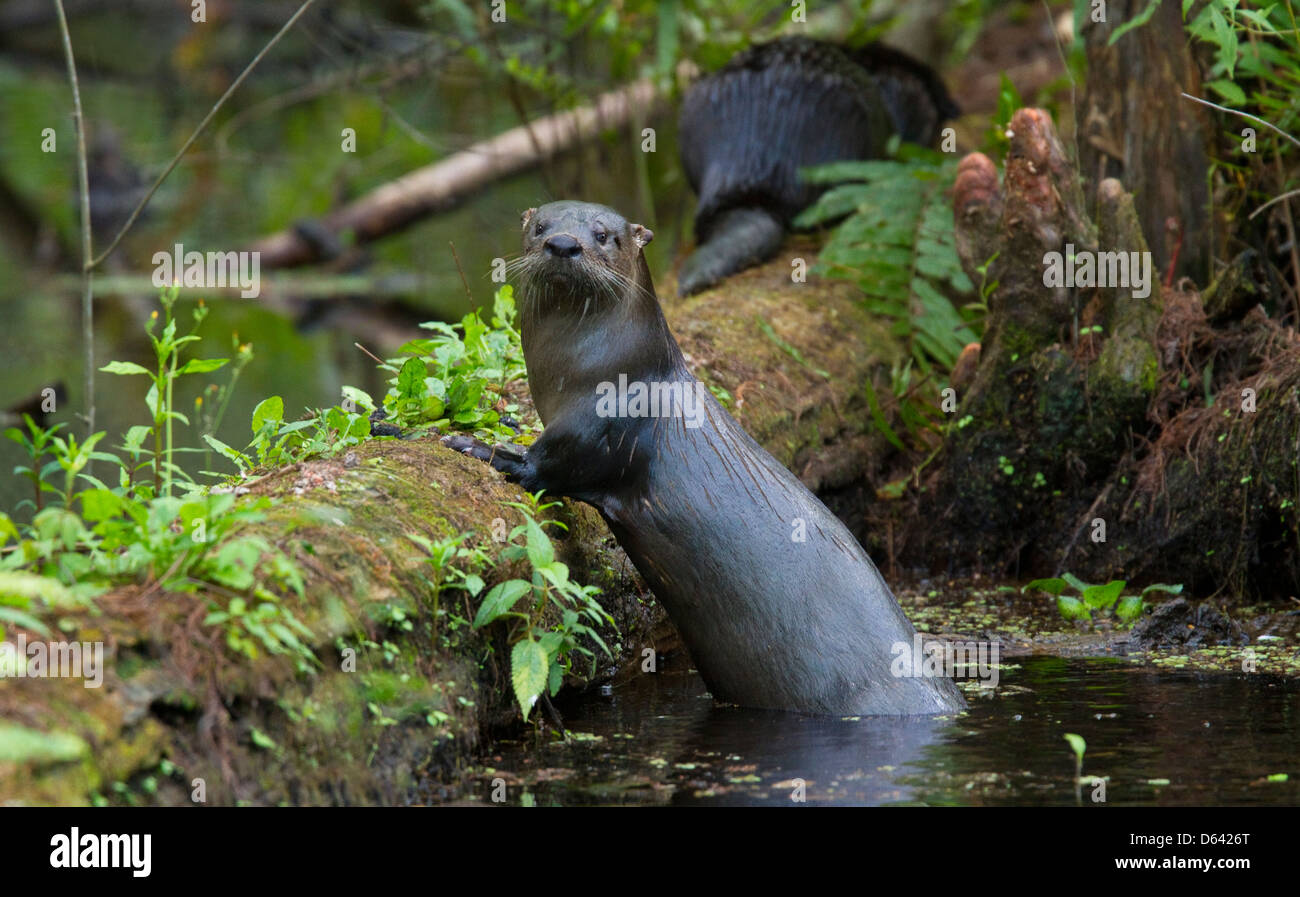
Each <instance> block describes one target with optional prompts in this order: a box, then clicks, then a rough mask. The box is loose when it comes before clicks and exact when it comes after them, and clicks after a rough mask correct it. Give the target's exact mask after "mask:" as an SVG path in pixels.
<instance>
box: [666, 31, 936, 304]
mask: <svg viewBox="0 0 1300 897" xmlns="http://www.w3.org/2000/svg"><path fill="white" fill-rule="evenodd" d="M958 111H959V110H958V109H957V106H956V104H955V103H953V101H952V99H951V98H950V97H949V96H948V92H947V90H945V88H944V86H943V82H942V81H941V80H940V79H939V77H938V75H936V74H935V73H934V72H933V71H932V70H931V69H930V68H929V67H928V66H926V65H925V64H924V63H922V62H919V61H917V60H915V59H913V58H912V57H910V56H908V55H907V54H905V53H902V52H901V51H899V50H894V49H891V48H889V47H886V46H884V45H882V44H868V45H866V46H864V47H861V48H858V49H856V50H850V49H846V48H842V47H839V46H837V45H835V44H831V43H827V42H825V41H818V40H813V39H811V38H806V37H788V38H782V39H780V40H776V41H772V42H771V43H767V44H760V45H758V46H754V47H751V48H749V49H748V50H744V51H742V52H741V53H738V54H737V55H736V56H735V57H733V58H732V60H731V61H730V62H728V63H727V65H726V66H724V67H723V68H721V69H720V70H718V71H717V72H715V73H714V74H712V75H709V76H708V77H705V78H703V79H701V80H700V81H697V82H696V83H695V84H694V85H692V86H691V88H690V90H689V91H688V92H687V94H686V97H685V99H684V100H683V101H682V110H681V118H680V123H679V129H678V132H679V134H680V138H679V142H680V148H681V157H682V167H683V168H684V169H685V171H686V178H687V180H688V182H689V183H690V185H691V189H693V190H694V191H695V192H696V194H697V195H698V196H699V198H700V200H699V206H698V208H697V210H696V213H695V240H696V243H697V244H698V245H697V248H696V250H695V252H694V253H692V254H691V256H690V257H689V258H687V260H686V261H685V263H684V264H683V265H682V270H681V275H680V277H679V278H678V292H679V293H680V294H681V295H683V296H686V295H690V294H691V293H696V292H699V291H700V290H703V289H706V288H708V287H710V286H713V285H714V284H716V283H718V282H719V281H721V280H722V279H723V278H725V277H728V276H730V275H731V274H734V273H736V272H737V271H741V270H743V269H745V268H748V267H750V266H751V265H756V264H758V263H759V262H762V261H764V260H766V259H768V258H770V257H771V256H772V255H773V254H775V253H776V251H777V249H779V248H780V246H781V241H782V240H783V239H784V237H785V232H786V230H787V228H788V227H789V225H790V221H791V220H792V219H793V218H794V216H795V215H797V214H798V213H799V212H801V211H803V210H804V209H805V208H807V207H808V206H810V205H812V203H813V202H814V201H815V200H816V199H817V197H818V195H819V194H820V193H821V191H822V190H824V189H825V186H824V185H814V184H805V183H803V182H802V181H801V179H800V177H799V169H801V168H804V167H809V166H813V165H821V164H823V163H826V162H837V161H842V160H848V159H871V158H876V157H879V156H880V155H882V154H883V153H884V151H885V145H886V143H887V142H888V140H889V138H890V136H891V135H893V134H898V135H899V136H900V137H902V139H904V140H906V141H909V142H912V143H920V144H923V145H927V146H928V145H930V144H933V143H934V142H935V140H936V139H937V138H938V136H939V128H940V126H941V125H942V124H943V122H944V121H946V120H947V119H950V118H954V117H956V116H957V114H958Z"/></svg>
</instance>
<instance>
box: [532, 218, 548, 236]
mask: <svg viewBox="0 0 1300 897" xmlns="http://www.w3.org/2000/svg"><path fill="white" fill-rule="evenodd" d="M544 230H546V228H545V227H544V226H543V225H542V222H540V221H539V222H537V229H536V230H535V231H533V233H535V234H537V236H539V237H540V236H541V235H542V231H544Z"/></svg>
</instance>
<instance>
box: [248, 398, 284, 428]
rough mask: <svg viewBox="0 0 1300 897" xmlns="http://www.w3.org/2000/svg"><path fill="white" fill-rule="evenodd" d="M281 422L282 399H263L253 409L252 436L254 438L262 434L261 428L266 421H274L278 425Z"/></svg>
mask: <svg viewBox="0 0 1300 897" xmlns="http://www.w3.org/2000/svg"><path fill="white" fill-rule="evenodd" d="M282 420H284V399H282V398H280V397H279V396H271V397H270V398H267V399H263V400H262V401H261V402H260V403H258V406H257V407H256V408H254V409H253V435H254V436H256V435H257V434H258V433H260V432H262V427H264V426H265V425H266V423H267V422H268V421H274V422H275V423H277V424H278V423H279V422H280V421H282Z"/></svg>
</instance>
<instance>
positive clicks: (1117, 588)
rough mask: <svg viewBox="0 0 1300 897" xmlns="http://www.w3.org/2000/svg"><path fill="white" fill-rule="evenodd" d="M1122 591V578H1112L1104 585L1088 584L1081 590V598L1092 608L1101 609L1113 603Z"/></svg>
mask: <svg viewBox="0 0 1300 897" xmlns="http://www.w3.org/2000/svg"><path fill="white" fill-rule="evenodd" d="M1122 591H1124V580H1122V579H1112V580H1111V581H1110V582H1108V583H1106V584H1105V585H1104V586H1088V588H1086V589H1084V590H1083V600H1084V602H1085V603H1086V604H1087V605H1088V606H1089V607H1091V608H1093V609H1094V610H1102V609H1104V608H1107V607H1110V606H1111V605H1112V604H1114V603H1115V601H1116V599H1118V598H1119V593H1120V592H1122Z"/></svg>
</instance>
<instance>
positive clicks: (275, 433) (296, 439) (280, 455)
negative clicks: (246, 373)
mask: <svg viewBox="0 0 1300 897" xmlns="http://www.w3.org/2000/svg"><path fill="white" fill-rule="evenodd" d="M348 388H349V389H352V387H348ZM356 392H358V393H360V390H356ZM361 395H362V396H363V397H364V398H365V402H366V403H370V398H369V397H368V396H365V394H364V393H361ZM370 407H371V408H372V409H373V403H370ZM251 427H252V431H253V436H252V441H250V442H249V444H248V445H247V446H246V447H245V448H244V450H243V451H239V450H238V449H235V448H232V447H231V446H229V445H227V444H226V443H224V442H222V441H221V440H220V439H217V438H216V437H215V436H213V435H211V434H210V433H205V434H203V439H204V441H205V442H207V444H208V445H210V446H212V448H214V449H216V450H217V452H218V453H219V454H221V455H222V457H224V458H227V459H229V460H230V461H231V462H233V463H234V465H235V466H236V467H237V468H239V472H240V474H241V475H246V474H248V473H250V472H252V471H253V470H254V469H256V468H259V467H282V466H284V465H287V464H294V463H297V462H298V461H302V460H304V459H306V458H311V457H315V456H317V455H333V454H336V453H338V452H340V451H342V450H343V449H345V448H347V447H349V446H353V445H358V444H359V443H361V442H363V441H365V439H366V437H368V436H369V435H370V421H369V419H367V417H366V416H365V415H362V414H359V413H357V412H355V411H348V410H346V409H344V408H342V407H340V406H337V405H336V406H333V407H331V408H321V409H317V410H315V411H309V412H308V415H307V418H306V419H305V420H296V421H290V422H286V421H285V419H284V399H282V398H281V397H280V396H270V397H268V398H266V399H263V400H262V401H261V402H259V403H258V405H257V407H256V408H254V409H253V419H252V424H251ZM213 475H214V476H219V475H220V474H213Z"/></svg>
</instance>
